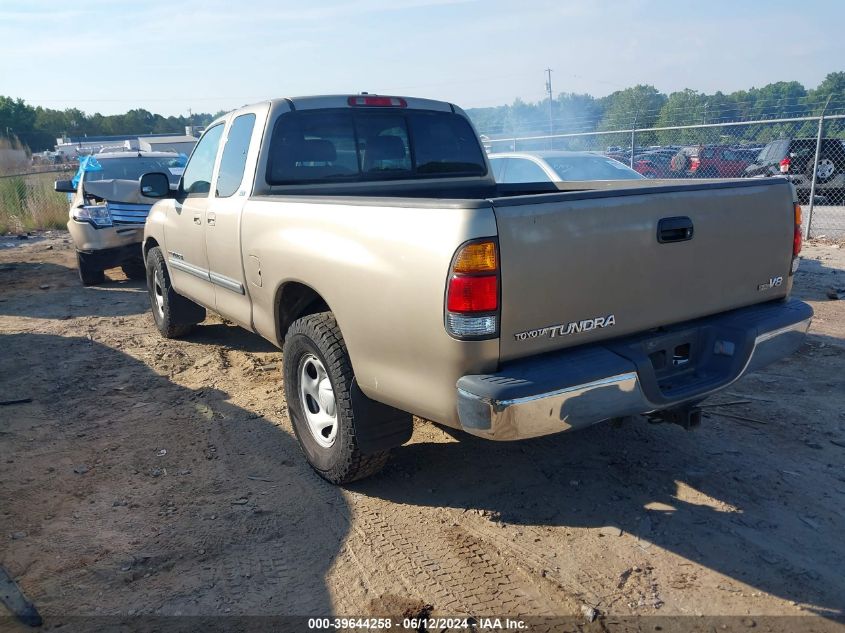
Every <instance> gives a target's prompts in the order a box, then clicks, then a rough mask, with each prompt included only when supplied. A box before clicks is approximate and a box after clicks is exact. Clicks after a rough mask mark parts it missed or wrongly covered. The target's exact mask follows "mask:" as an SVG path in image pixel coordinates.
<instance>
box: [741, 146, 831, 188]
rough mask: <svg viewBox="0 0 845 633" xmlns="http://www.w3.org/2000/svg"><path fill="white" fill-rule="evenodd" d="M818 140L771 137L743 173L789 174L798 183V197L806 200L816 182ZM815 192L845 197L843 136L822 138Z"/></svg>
mask: <svg viewBox="0 0 845 633" xmlns="http://www.w3.org/2000/svg"><path fill="white" fill-rule="evenodd" d="M816 144H817V140H816V139H814V138H796V139H779V140H777V141H772V142H771V143H769V144H768V145H766V146H765V147H764V148H763V149H762V150H760V153H759V154H758V156H757V158H756V160H755V161H754V162H753V163H752V164H750V165H748V167H746V169H745V172H744V174H743V175H744V176H745V177H746V178H753V177H756V176H775V175H778V174H782V175H786V176H788V177H789V179H790V181H791V182H792V184H793V185H795V190H796V192H797V193H798V198H799V200H801V201H802V202H807V201H809V198H810V186H811V185H812V182H813V166H814V164H815V159H816ZM816 195H828V196H833V197H835V198H836V199H837V201H840V202H841V201H842V200H843V199H845V144H843V141H842V140H840V139H835V138H825V139H822V145H821V149H820V151H819V166H818V169H817V171H816Z"/></svg>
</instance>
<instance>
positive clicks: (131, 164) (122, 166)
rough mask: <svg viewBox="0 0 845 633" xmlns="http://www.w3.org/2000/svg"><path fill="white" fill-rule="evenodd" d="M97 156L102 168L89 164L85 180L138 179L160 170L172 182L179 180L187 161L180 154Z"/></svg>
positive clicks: (97, 161)
mask: <svg viewBox="0 0 845 633" xmlns="http://www.w3.org/2000/svg"><path fill="white" fill-rule="evenodd" d="M95 158H96V163H97V164H98V165H99V166H100V169H96V168H92V167H91V166H89V168H88V169H86V170H85V181H86V182H91V181H94V180H138V179H139V178H140V177H141V176H143V175H144V174H147V173H150V172H154V171H158V172H162V173H165V174H167V176H168V178H170V182H172V183H177V182H179V177H180V176H181V175H182V171H183V168H184V166H185V161H184V159H182V158H181V157H179V156H172V157H171V156H159V157H154V158H153V157H146V156H142V157H126V158H97V157H95Z"/></svg>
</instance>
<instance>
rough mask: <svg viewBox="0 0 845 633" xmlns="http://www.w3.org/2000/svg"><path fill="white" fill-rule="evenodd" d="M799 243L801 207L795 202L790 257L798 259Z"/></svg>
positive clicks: (794, 267) (800, 241)
mask: <svg viewBox="0 0 845 633" xmlns="http://www.w3.org/2000/svg"><path fill="white" fill-rule="evenodd" d="M801 243H802V236H801V205H800V204H798V203H797V202H796V203H795V233H794V234H793V237H792V256H793V257H798V253H800V252H801ZM796 268H797V266H795V265H793V266H792V270H793V272H794V271H795V269H796Z"/></svg>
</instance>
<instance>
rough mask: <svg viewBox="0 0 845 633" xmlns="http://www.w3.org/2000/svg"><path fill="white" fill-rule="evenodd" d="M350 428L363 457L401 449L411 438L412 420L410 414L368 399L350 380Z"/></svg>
mask: <svg viewBox="0 0 845 633" xmlns="http://www.w3.org/2000/svg"><path fill="white" fill-rule="evenodd" d="M352 410H353V411H354V412H355V417H354V420H353V426H354V427H355V438H356V439H357V441H358V448H359V450H360V451H361V452H362V453H364V454H365V455H371V454H373V453H379V452H382V451H387V450H390V449H391V448H396V447H397V446H402V444H404V443H405V442H407V441H408V440H410V439H411V434H412V433H413V432H414V421H413V417H412V416H411V414H410V413H406V412H405V411H400V410H399V409H394V408H393V407H391V406H388V405H386V404H382V403H381V402H376V401H375V400H371V399H370V398H368V397H367V396H365V395H364V392H363V391H361V389H360V388H359V387H358V382H357V381H356V380H353V381H352Z"/></svg>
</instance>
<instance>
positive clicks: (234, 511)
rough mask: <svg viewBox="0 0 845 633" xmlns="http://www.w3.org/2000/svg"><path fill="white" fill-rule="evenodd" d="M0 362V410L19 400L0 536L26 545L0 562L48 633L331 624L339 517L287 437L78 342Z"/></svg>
mask: <svg viewBox="0 0 845 633" xmlns="http://www.w3.org/2000/svg"><path fill="white" fill-rule="evenodd" d="M216 331H217V330H212V332H216ZM0 349H2V350H3V354H2V355H0V399H6V396H10V395H11V396H19V395H20V394H25V395H26V396H28V397H31V398H32V402H31V403H27V404H21V405H16V406H7V407H3V408H2V410H0V413H2V414H3V419H4V422H3V425H2V433H0V446H1V447H2V451H0V452H2V454H3V455H4V456H7V457H8V459H4V460H3V463H2V464H0V480H2V481H3V482H4V484H3V491H2V499H1V500H0V505H2V507H3V512H2V513H0V533H2V534H3V536H4V538H5V536H6V534H7V532H9V531H17V530H20V531H22V532H25V533H26V538H21V539H20V540H11V541H8V542H7V544H6V545H4V548H3V553H2V560H0V563H2V564H3V565H4V566H5V567H6V568H7V569H8V570H9V571H10V572H11V574H12V575H13V576H16V577H18V578H19V581H20V584H21V586H22V588H23V590H24V591H25V592H26V593H27V594H28V595H29V597H30V598H31V599H32V600H33V601H34V602H35V604H36V606H37V607H38V608H39V610H40V611H41V613H42V615H44V617H45V621H46V622H47V623H48V624H50V625H53V626H54V625H56V624H57V623H60V622H61V621H62V618H63V617H68V616H72V615H78V614H98V615H110V614H111V615H114V614H123V615H126V614H127V613H128V614H130V615H132V614H137V615H140V614H157V615H174V614H182V615H210V614H217V615H224V614H229V613H231V614H232V615H235V614H261V613H264V614H274V615H278V614H315V613H316V614H329V613H331V612H332V604H331V601H330V599H329V595H328V591H327V588H326V585H325V582H326V580H325V579H326V575H327V571H328V569H329V567H330V565H331V564H332V562H333V561H334V559H335V557H336V556H337V552H338V549H339V547H340V545H341V543H342V542H343V540H344V538H345V537H346V534H347V530H348V527H349V513H348V509H347V508H346V504H345V501H344V499H343V496H342V495H341V493H340V491H339V490H338V489H337V488H334V487H332V486H330V485H329V484H327V483H326V482H324V481H322V480H321V479H320V478H319V477H317V476H316V475H315V474H314V473H313V472H312V471H311V469H310V468H309V467H308V466H307V465H306V464H305V462H304V460H303V459H302V457H301V454H300V450H299V448H298V446H297V445H296V443H295V440H294V439H293V438H292V437H291V436H290V435H289V434H288V433H286V432H284V431H283V430H281V429H280V428H279V427H277V426H275V425H274V424H273V423H271V422H270V421H268V420H267V419H265V418H263V417H260V416H257V415H256V414H254V413H252V412H250V411H246V410H244V409H241V408H239V407H237V406H234V405H232V404H231V402H230V401H229V394H227V393H225V392H224V391H220V390H215V389H207V388H206V389H199V390H193V389H186V388H184V387H181V386H178V385H176V384H174V383H173V382H171V381H170V380H168V379H167V378H166V377H163V376H161V375H159V374H157V373H156V372H155V371H153V370H152V369H151V368H149V367H147V366H146V365H145V364H143V363H141V362H139V361H138V360H136V359H134V358H132V357H130V356H128V355H126V354H123V353H121V352H118V351H116V350H114V349H111V348H109V347H106V346H103V345H100V344H98V343H95V342H92V341H91V340H89V339H88V338H85V337H59V336H49V335H40V334H15V335H0ZM104 378H107V380H108V381H107V384H106V386H103V385H102V383H101V382H100V380H102V379H104ZM111 383H114V384H121V385H127V386H126V387H125V389H123V390H122V391H119V392H118V391H115V390H114V389H110V388H108V386H107V385H108V384H111ZM92 385H97V388H94V389H92V388H91V386H92Z"/></svg>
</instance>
